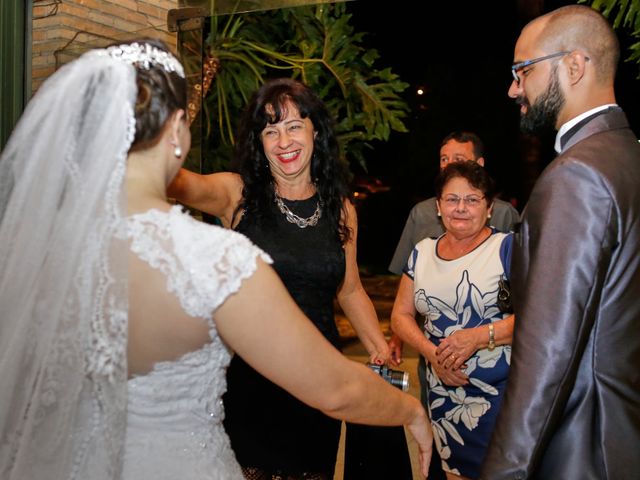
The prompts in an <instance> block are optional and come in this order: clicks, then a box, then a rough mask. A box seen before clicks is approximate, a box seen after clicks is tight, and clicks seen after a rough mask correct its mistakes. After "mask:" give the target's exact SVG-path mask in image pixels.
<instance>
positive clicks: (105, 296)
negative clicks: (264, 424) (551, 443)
mask: <svg viewBox="0 0 640 480" xmlns="http://www.w3.org/2000/svg"><path fill="white" fill-rule="evenodd" d="M186 88H187V87H186V82H185V80H184V72H183V68H182V65H181V64H180V63H179V62H178V60H177V59H176V58H175V57H173V55H171V54H170V53H169V52H168V51H166V48H165V47H164V46H163V45H162V44H161V43H159V42H154V41H144V42H139V43H130V44H124V45H119V46H115V47H110V48H107V49H100V50H93V51H90V52H88V53H86V54H84V55H83V56H82V57H80V58H79V59H77V60H75V61H73V62H71V63H70V64H68V65H66V66H64V67H62V68H61V69H60V70H59V71H58V72H56V73H55V74H54V75H53V76H52V77H51V78H50V79H49V80H48V81H47V82H45V84H43V85H42V87H41V88H40V90H39V92H38V94H37V95H36V96H35V97H34V99H33V100H32V101H31V102H30V103H29V105H28V107H27V109H26V111H25V113H24V115H23V117H22V118H21V120H20V122H19V124H18V126H17V127H16V129H15V131H14V133H13V135H12V137H11V139H10V140H9V142H8V144H7V146H6V148H5V149H4V151H3V152H2V157H0V312H2V313H1V315H2V318H1V321H0V378H1V379H2V388H0V478H2V479H20V480H23V479H45V478H46V479H92V480H95V479H103V478H104V479H116V478H124V479H146V478H153V479H177V478H180V479H187V480H191V479H193V480H196V479H239V480H240V479H242V473H241V471H240V468H239V466H238V464H237V462H236V460H235V457H234V454H233V452H232V451H231V448H230V445H229V441H228V438H227V435H226V433H225V432H224V430H223V428H222V418H223V416H224V411H223V409H222V401H221V396H222V394H223V393H224V391H225V388H226V382H225V370H226V367H227V365H228V363H229V360H230V358H231V355H232V350H233V351H235V352H237V353H238V354H239V355H241V356H242V357H243V358H245V360H246V361H247V362H248V363H249V364H251V365H252V366H253V367H254V368H256V369H257V370H258V371H259V372H260V373H262V374H263V375H265V376H266V377H268V378H269V379H271V380H272V381H274V382H275V383H277V384H279V385H281V386H282V387H283V388H285V389H287V390H289V391H290V392H291V393H292V394H294V395H296V396H297V397H298V398H300V399H301V400H302V401H304V402H307V403H309V404H310V405H312V406H314V407H316V408H319V409H321V410H323V411H324V412H325V413H327V414H328V415H331V416H334V417H336V418H340V419H344V420H348V421H351V422H361V423H370V424H379V425H401V424H405V425H407V426H408V427H409V429H410V431H411V432H412V434H413V435H414V437H415V438H416V441H417V443H418V446H419V448H420V451H421V461H422V469H423V471H424V473H425V474H426V471H427V467H428V462H429V459H430V454H431V451H430V449H431V440H432V437H431V431H430V429H429V426H428V422H427V419H426V415H425V413H424V410H423V409H422V407H421V406H420V403H419V402H418V401H417V400H416V399H414V398H413V397H411V396H409V395H406V394H404V393H402V392H401V391H400V390H398V389H396V388H394V387H391V386H390V385H388V384H387V383H385V382H384V381H383V380H382V379H381V378H380V377H378V376H377V375H375V374H373V373H372V372H371V371H369V369H367V368H366V367H365V366H363V365H358V364H356V363H353V362H350V361H349V360H347V359H346V358H345V357H344V356H343V355H341V354H340V353H339V352H338V351H337V350H335V349H334V348H333V347H332V346H331V345H330V344H329V343H328V342H327V341H326V340H325V339H324V338H323V337H322V335H321V334H320V333H319V332H318V331H317V330H316V329H315V328H314V327H313V325H312V324H311V323H310V322H309V321H308V320H307V319H306V318H305V317H304V315H303V314H302V313H301V311H300V310H299V309H298V307H297V306H296V305H295V303H294V302H293V300H291V298H290V297H289V295H288V294H287V292H286V290H285V289H284V287H283V286H282V284H281V282H280V280H279V278H278V276H277V275H276V274H275V273H274V272H273V270H272V269H271V267H269V265H268V264H269V262H270V259H269V257H268V256H267V255H266V254H265V253H263V252H262V251H261V250H260V249H258V248H257V247H255V246H254V245H253V244H252V243H251V242H250V241H249V240H247V239H246V238H245V237H243V236H242V235H240V234H237V233H235V232H232V231H229V230H223V229H221V228H218V227H214V226H211V225H206V224H204V223H201V222H198V221H196V220H195V219H193V218H192V217H190V216H189V215H188V214H187V213H185V212H183V211H182V209H181V208H180V207H178V206H172V205H171V204H170V203H169V202H168V201H167V199H166V193H165V191H166V186H167V185H168V184H169V183H170V181H171V180H172V178H173V177H174V175H175V174H176V172H177V171H178V169H179V168H180V167H181V165H182V162H183V161H184V157H185V155H186V152H187V151H188V149H189V147H190V133H189V126H188V123H187V122H186V119H185V108H186ZM265 315H269V317H270V320H269V322H263V321H262V319H263V318H264V316H265Z"/></svg>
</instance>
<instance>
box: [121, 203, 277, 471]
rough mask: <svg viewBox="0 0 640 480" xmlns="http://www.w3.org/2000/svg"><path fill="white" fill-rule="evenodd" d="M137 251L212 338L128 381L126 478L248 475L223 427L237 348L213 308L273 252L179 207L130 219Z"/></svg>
mask: <svg viewBox="0 0 640 480" xmlns="http://www.w3.org/2000/svg"><path fill="white" fill-rule="evenodd" d="M128 236H129V238H130V240H131V249H132V251H133V252H134V253H135V254H136V255H137V256H138V257H139V258H140V259H142V260H144V261H145V262H147V263H148V264H149V265H151V266H152V267H153V268H157V269H159V270H160V271H161V272H162V273H163V274H164V275H165V276H166V277H167V290H168V291H169V292H171V293H173V294H175V295H176V296H177V297H178V298H179V300H180V303H181V305H182V307H183V308H184V310H185V311H186V312H187V313H189V314H190V315H192V316H196V317H200V318H203V319H205V320H206V321H207V322H208V324H209V327H210V336H211V343H209V344H207V345H206V346H204V347H203V348H202V349H200V350H197V351H194V352H190V353H188V354H186V355H184V356H183V357H181V358H180V359H179V360H177V361H173V362H161V363H158V364H156V365H155V366H154V369H153V370H152V371H151V372H150V373H149V374H147V375H144V376H139V377H134V378H132V379H130V380H129V382H128V414H127V416H128V418H127V420H128V421H127V441H126V449H125V464H124V478H125V479H141V478H153V479H176V478H180V479H193V480H195V479H205V478H206V479H217V478H219V479H235V478H237V479H239V480H240V479H242V478H243V477H242V473H241V471H240V468H239V466H238V464H237V462H236V460H235V456H234V454H233V452H232V451H231V448H230V445H229V439H228V437H227V434H226V433H225V431H224V429H223V427H222V419H223V417H224V410H223V407H222V400H221V397H222V394H223V393H224V392H225V390H226V378H225V374H226V368H227V366H228V364H229V361H230V359H231V353H230V352H229V350H228V349H227V347H226V346H225V345H224V343H223V342H222V340H221V339H220V337H219V336H218V334H217V331H216V326H215V322H214V319H213V317H212V312H213V311H214V310H215V309H216V308H217V307H218V306H220V304H222V302H224V300H225V299H226V298H227V297H228V296H229V295H230V294H232V293H234V292H236V291H237V290H238V289H239V288H240V285H241V283H242V281H243V280H244V279H245V278H247V277H249V276H251V275H252V274H253V272H254V271H255V268H256V257H257V256H260V257H262V258H263V259H264V260H266V261H270V259H269V257H268V256H267V255H266V254H264V253H263V252H262V251H261V250H260V249H258V248H257V247H255V246H254V245H253V244H252V243H251V242H250V241H249V240H248V239H247V238H246V237H244V236H242V235H239V234H237V233H235V232H232V231H229V230H224V229H222V228H219V227H214V226H211V225H206V224H204V223H201V222H198V221H197V220H195V219H193V218H191V217H190V216H189V215H187V214H186V213H184V212H182V211H181V208H180V207H173V208H172V209H171V210H170V211H169V212H160V211H157V210H151V211H149V212H146V213H144V214H141V215H135V216H132V217H130V218H129V221H128Z"/></svg>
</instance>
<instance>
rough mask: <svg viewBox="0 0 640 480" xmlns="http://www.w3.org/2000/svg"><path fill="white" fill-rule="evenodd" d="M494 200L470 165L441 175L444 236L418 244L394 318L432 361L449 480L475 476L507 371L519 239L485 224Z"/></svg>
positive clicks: (486, 181)
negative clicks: (509, 297) (511, 284)
mask: <svg viewBox="0 0 640 480" xmlns="http://www.w3.org/2000/svg"><path fill="white" fill-rule="evenodd" d="M494 196H495V187H494V183H493V180H492V179H491V177H490V176H489V175H488V174H487V172H486V170H485V169H484V168H482V166H480V165H478V164H477V163H475V162H473V161H466V162H457V163H453V164H450V165H449V166H447V167H446V168H445V169H444V170H442V171H441V172H440V175H439V176H438V178H437V179H436V197H437V207H438V215H439V216H440V217H441V218H442V223H443V224H444V228H445V233H444V234H443V235H441V236H440V237H439V238H437V239H432V238H427V239H424V240H422V241H421V242H420V243H418V244H417V245H416V247H415V248H414V250H413V252H412V253H411V255H410V256H409V259H408V261H407V265H406V267H405V269H404V275H402V278H401V280H400V286H399V288H398V294H397V296H396V300H395V304H394V306H393V312H392V314H391V323H392V328H393V331H394V332H395V333H397V334H398V335H399V336H400V337H401V338H402V339H403V340H404V341H405V342H408V343H409V344H411V345H412V346H413V347H414V348H416V349H417V350H418V351H419V352H420V353H421V354H422V355H424V357H425V358H426V360H427V362H428V364H429V365H428V367H427V383H428V386H427V392H426V393H427V396H428V398H429V412H428V413H429V416H430V418H431V423H432V426H433V431H434V439H435V442H436V447H437V448H438V451H439V453H440V457H441V458H442V467H443V469H444V471H445V472H446V475H447V478H448V479H467V478H476V477H478V475H479V473H480V466H481V464H482V460H483V458H484V455H485V451H486V449H487V446H488V443H489V438H490V436H491V432H492V430H493V426H494V423H495V419H496V416H497V414H498V411H499V409H500V404H501V401H502V393H503V391H504V387H505V383H506V380H507V374H508V372H509V363H510V359H511V346H510V344H511V337H512V334H513V325H514V316H513V314H511V313H509V308H508V307H507V306H505V305H504V304H503V303H500V306H499V302H498V297H499V293H500V294H501V295H500V296H501V297H502V296H504V295H505V294H507V293H508V290H507V288H508V287H505V285H508V282H506V283H505V281H506V280H507V279H508V277H509V260H510V257H511V243H512V238H513V237H512V234H505V233H500V232H498V231H496V230H495V229H493V228H490V227H488V226H487V219H488V218H490V217H491V210H492V207H493V199H494ZM416 312H418V313H420V315H423V316H424V332H422V331H421V329H420V327H419V326H418V325H417V324H416V322H415V320H414V318H415V314H416Z"/></svg>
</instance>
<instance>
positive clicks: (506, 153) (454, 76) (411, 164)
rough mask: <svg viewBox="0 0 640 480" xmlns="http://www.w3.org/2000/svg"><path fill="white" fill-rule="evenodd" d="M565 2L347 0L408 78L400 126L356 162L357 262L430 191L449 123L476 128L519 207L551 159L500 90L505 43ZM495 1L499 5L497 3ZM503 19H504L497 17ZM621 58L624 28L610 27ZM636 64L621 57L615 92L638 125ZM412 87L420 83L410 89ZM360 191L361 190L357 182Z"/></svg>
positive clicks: (494, 171)
mask: <svg viewBox="0 0 640 480" xmlns="http://www.w3.org/2000/svg"><path fill="white" fill-rule="evenodd" d="M573 3H575V2H567V1H564V2H563V1H540V0H537V1H523V0H520V1H517V0H509V1H501V2H486V1H485V2H481V1H456V2H438V1H435V2H424V1H423V2H408V1H403V2H372V1H367V0H356V1H351V2H348V3H347V9H348V11H349V13H351V14H352V24H353V25H354V26H355V28H356V31H361V32H367V36H366V39H365V43H366V45H367V46H369V47H371V48H375V49H377V50H378V52H379V53H380V59H379V60H378V62H379V63H378V64H377V66H378V67H380V68H382V67H387V66H389V67H391V68H392V70H393V71H394V72H395V73H397V74H398V75H399V76H400V77H401V79H402V80H404V81H405V82H407V83H409V84H410V86H409V87H408V88H407V90H406V91H405V93H404V96H405V98H406V100H407V101H408V103H409V105H410V106H411V112H410V114H409V116H408V117H407V118H406V119H405V125H406V126H407V128H408V129H409V133H395V132H394V133H393V134H392V136H391V139H390V140H389V141H388V142H376V143H374V144H373V146H374V148H373V149H372V150H371V151H370V152H369V153H368V154H367V156H366V157H367V171H366V172H365V171H364V170H360V169H357V167H356V169H355V171H354V173H355V174H356V177H357V178H358V179H360V180H361V181H362V180H364V181H363V182H361V183H363V184H364V185H365V186H366V185H367V184H369V185H370V184H371V180H372V179H378V180H380V181H381V182H382V183H383V184H384V185H386V186H388V187H390V189H389V190H388V191H386V192H385V191H382V192H377V193H369V194H368V195H367V196H366V198H365V199H364V200H362V201H361V202H360V203H359V205H358V214H359V241H358V259H359V263H360V265H361V267H363V268H364V270H365V271H367V270H368V271H371V272H372V273H385V272H386V268H387V266H388V264H389V261H390V260H391V256H392V255H393V252H394V250H395V245H396V243H397V241H398V239H399V238H400V234H401V232H402V228H403V227H404V223H405V220H406V218H407V215H408V213H409V210H410V209H411V207H412V206H413V205H414V204H415V203H416V202H418V201H420V200H423V199H425V198H428V197H430V196H432V194H433V188H432V184H433V179H434V177H435V175H436V174H437V171H438V151H439V144H440V141H441V139H442V138H443V137H444V136H445V135H446V134H447V133H449V132H451V131H453V130H471V131H474V132H476V133H477V134H478V135H479V136H480V138H482V140H483V141H484V143H485V161H486V163H485V166H486V168H487V170H488V171H489V173H490V174H491V175H492V176H493V177H494V179H495V180H496V181H497V182H498V186H499V188H500V190H501V198H502V199H504V200H512V201H513V202H515V203H516V207H517V208H518V210H519V211H521V210H522V208H523V207H524V204H525V203H526V200H527V198H528V195H529V192H530V190H531V187H532V185H533V183H534V182H535V179H536V178H537V176H538V175H539V173H540V171H541V170H542V169H543V168H544V166H545V165H546V164H547V163H548V162H549V161H550V160H551V159H552V158H553V156H554V155H555V152H553V149H552V146H553V138H551V137H549V138H542V139H536V138H532V137H526V136H524V135H522V134H520V133H519V128H518V118H519V114H518V108H517V107H516V106H515V104H514V102H513V100H511V99H510V98H509V97H508V96H507V90H508V88H509V85H510V82H511V80H510V79H511V74H510V71H509V69H510V67H511V64H512V60H513V47H514V45H515V42H516V39H517V37H518V34H519V32H520V30H521V28H522V27H523V26H524V25H525V24H526V23H527V22H528V21H529V20H531V19H532V18H534V17H535V16H538V14H540V13H545V12H548V11H550V10H553V9H554V8H557V7H559V6H562V5H567V4H573ZM498 9H499V11H498ZM505 18H506V19H507V21H505V20H504V19H505ZM618 37H619V39H620V41H621V47H622V59H623V60H624V59H625V58H626V57H627V56H628V55H629V53H628V50H627V47H628V45H629V44H630V40H631V39H630V35H629V32H628V31H625V30H621V31H618ZM638 73H639V71H638V66H637V64H635V63H631V62H624V61H622V62H621V63H620V67H619V70H618V77H617V85H616V94H617V101H618V104H619V105H620V106H621V107H622V108H623V109H625V111H626V113H627V116H628V117H629V120H630V122H631V125H632V128H633V130H634V131H635V132H636V134H638V133H639V132H640V112H639V108H638V107H639V105H640V98H639V96H638V90H639V88H638V87H639V86H640V80H637V79H636V76H637V75H638ZM418 87H422V88H423V89H425V92H426V93H425V94H424V95H422V96H418V95H416V93H415V92H416V91H417V89H418ZM364 191H365V193H366V189H364Z"/></svg>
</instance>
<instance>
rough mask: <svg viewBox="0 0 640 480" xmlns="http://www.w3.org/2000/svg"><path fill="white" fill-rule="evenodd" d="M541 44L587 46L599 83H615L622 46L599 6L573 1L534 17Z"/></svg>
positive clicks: (553, 49)
mask: <svg viewBox="0 0 640 480" xmlns="http://www.w3.org/2000/svg"><path fill="white" fill-rule="evenodd" d="M529 27H531V28H534V29H535V30H538V35H537V37H538V46H539V48H541V49H543V50H544V51H547V52H561V51H574V50H583V51H584V52H585V55H586V56H587V57H589V61H590V62H592V63H593V67H594V70H595V74H596V80H597V81H598V82H599V83H613V80H614V78H615V73H616V69H617V67H618V60H619V59H620V46H619V45H618V38H617V37H616V34H615V32H614V31H613V29H612V28H611V25H609V22H607V20H606V19H605V18H604V17H603V16H602V15H601V14H600V13H599V12H597V11H596V10H594V9H592V8H590V7H586V6H583V5H569V6H566V7H561V8H559V9H557V10H554V11H552V12H550V13H548V14H546V15H543V16H542V17H539V18H537V19H535V20H533V21H532V22H531V23H530V24H529V25H528V26H527V27H526V28H529Z"/></svg>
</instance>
